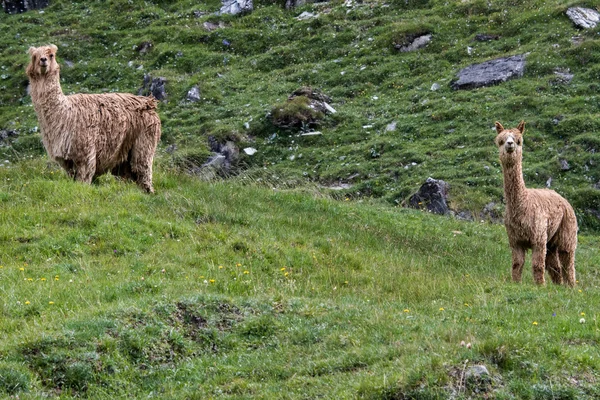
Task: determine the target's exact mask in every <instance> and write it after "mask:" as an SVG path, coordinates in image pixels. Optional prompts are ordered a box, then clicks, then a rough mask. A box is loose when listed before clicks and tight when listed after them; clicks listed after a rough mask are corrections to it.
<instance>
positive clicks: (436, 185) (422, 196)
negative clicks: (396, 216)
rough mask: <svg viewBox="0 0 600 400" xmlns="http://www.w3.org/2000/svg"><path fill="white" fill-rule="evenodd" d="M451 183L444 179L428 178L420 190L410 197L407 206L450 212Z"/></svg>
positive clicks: (437, 212) (435, 211)
mask: <svg viewBox="0 0 600 400" xmlns="http://www.w3.org/2000/svg"><path fill="white" fill-rule="evenodd" d="M449 190H450V185H449V184H448V183H446V182H444V181H442V180H438V179H433V178H427V180H426V181H425V183H424V184H423V185H421V187H420V188H419V191H418V192H417V193H415V194H413V195H412V196H410V198H409V199H408V203H407V204H405V206H407V207H410V208H416V209H419V210H427V211H429V212H432V213H434V214H441V215H444V214H448V213H449V212H450V209H449V208H448V202H447V199H448V191H449Z"/></svg>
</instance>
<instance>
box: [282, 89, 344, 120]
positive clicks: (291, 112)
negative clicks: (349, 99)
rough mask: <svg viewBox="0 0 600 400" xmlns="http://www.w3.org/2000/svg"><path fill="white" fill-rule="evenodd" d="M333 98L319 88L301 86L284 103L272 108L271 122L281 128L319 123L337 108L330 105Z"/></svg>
mask: <svg viewBox="0 0 600 400" xmlns="http://www.w3.org/2000/svg"><path fill="white" fill-rule="evenodd" d="M330 102H331V98H330V97H329V96H327V95H325V94H323V93H321V92H320V91H319V90H317V89H313V88H311V87H306V86H305V87H301V88H299V89H297V90H295V91H294V92H293V93H292V94H291V95H290V96H289V97H288V99H287V101H286V102H285V103H283V104H279V105H275V106H274V107H273V109H272V110H271V122H272V123H273V125H275V126H277V127H279V128H286V129H287V128H300V127H307V126H312V125H318V123H319V121H320V120H321V119H322V118H323V117H324V116H325V115H326V114H334V113H335V112H336V110H335V109H334V108H333V107H332V106H331V105H329V103H330Z"/></svg>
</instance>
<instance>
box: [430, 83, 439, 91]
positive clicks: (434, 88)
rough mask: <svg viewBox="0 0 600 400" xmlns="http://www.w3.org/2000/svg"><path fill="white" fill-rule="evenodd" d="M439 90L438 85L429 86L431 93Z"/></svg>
mask: <svg viewBox="0 0 600 400" xmlns="http://www.w3.org/2000/svg"><path fill="white" fill-rule="evenodd" d="M439 88H441V86H440V84H439V83H437V82H436V83H434V84H433V85H431V91H432V92H435V91H436V90H438V89H439Z"/></svg>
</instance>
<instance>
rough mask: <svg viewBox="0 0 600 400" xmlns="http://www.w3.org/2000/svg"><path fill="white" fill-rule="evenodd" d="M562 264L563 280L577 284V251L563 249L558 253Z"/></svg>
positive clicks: (569, 283)
mask: <svg viewBox="0 0 600 400" xmlns="http://www.w3.org/2000/svg"><path fill="white" fill-rule="evenodd" d="M558 256H559V258H560V263H561V264H562V277H563V282H564V283H566V284H567V285H569V286H571V287H572V286H575V282H576V280H575V252H574V251H570V252H569V251H561V252H559V253H558Z"/></svg>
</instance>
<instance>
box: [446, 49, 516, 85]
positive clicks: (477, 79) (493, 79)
mask: <svg viewBox="0 0 600 400" xmlns="http://www.w3.org/2000/svg"><path fill="white" fill-rule="evenodd" d="M524 71H525V55H524V54H521V55H516V56H512V57H507V58H498V59H495V60H490V61H486V62H484V63H481V64H473V65H469V66H468V67H466V68H464V69H462V70H461V71H460V72H459V73H458V75H457V78H458V79H457V80H456V81H455V82H454V83H453V84H452V88H453V89H473V88H478V87H484V86H491V85H495V84H498V83H501V82H506V81H507V80H509V79H511V78H518V77H521V76H523V73H524Z"/></svg>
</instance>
